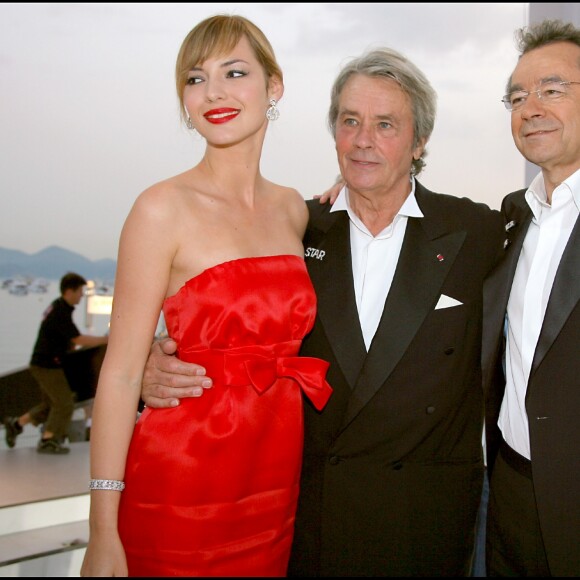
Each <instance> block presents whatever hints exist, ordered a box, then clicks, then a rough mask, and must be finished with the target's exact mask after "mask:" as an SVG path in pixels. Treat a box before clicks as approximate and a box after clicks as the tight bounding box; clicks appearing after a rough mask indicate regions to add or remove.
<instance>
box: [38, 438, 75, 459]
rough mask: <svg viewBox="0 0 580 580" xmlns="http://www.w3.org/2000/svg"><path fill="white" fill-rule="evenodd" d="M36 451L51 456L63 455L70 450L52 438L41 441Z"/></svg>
mask: <svg viewBox="0 0 580 580" xmlns="http://www.w3.org/2000/svg"><path fill="white" fill-rule="evenodd" d="M36 451H38V453H47V454H49V455H63V454H65V453H68V452H69V451H70V449H69V448H68V447H63V446H62V445H61V443H60V441H58V439H55V438H54V437H51V438H50V439H41V440H40V441H39V442H38V445H37V446H36Z"/></svg>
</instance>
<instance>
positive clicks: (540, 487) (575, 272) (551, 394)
mask: <svg viewBox="0 0 580 580" xmlns="http://www.w3.org/2000/svg"><path fill="white" fill-rule="evenodd" d="M524 194H525V190H520V191H516V192H514V193H511V194H509V195H508V196H507V197H506V198H505V199H504V202H503V204H502V213H503V214H504V217H505V222H506V224H510V226H509V227H508V228H507V229H508V232H507V234H506V235H505V236H504V237H505V238H506V249H505V252H504V254H505V256H504V258H503V259H502V260H501V261H500V262H499V264H498V265H497V267H496V268H495V270H494V271H493V272H492V274H491V275H490V276H489V279H488V280H487V281H486V284H485V289H484V296H485V299H484V304H485V315H484V334H483V359H482V360H483V370H484V390H485V397H486V433H487V441H488V442H487V447H488V463H489V466H490V468H492V467H493V462H494V459H495V456H496V452H497V448H498V444H499V441H500V439H501V432H500V430H499V428H498V426H497V420H498V417H499V411H500V406H501V402H502V399H503V395H504V390H505V377H504V373H503V369H502V358H503V355H504V350H505V348H504V346H505V341H504V336H503V326H504V319H505V313H506V309H507V303H508V299H509V295H510V291H511V286H512V282H513V279H514V274H515V270H516V266H517V262H518V258H519V256H520V252H521V249H522V245H523V242H524V238H525V236H526V232H527V230H528V227H529V225H530V222H531V220H532V212H531V210H530V208H529V206H528V204H527V203H526V201H525V198H524ZM510 222H513V223H510ZM579 299H580V220H577V221H576V225H575V227H574V229H573V231H572V235H571V236H570V240H569V241H568V245H567V246H566V249H565V251H564V254H563V256H562V259H561V261H560V265H559V267H558V270H557V273H556V278H555V280H554V285H553V287H552V291H551V293H550V298H549V301H548V307H547V309H546V314H545V316H544V322H543V325H542V329H541V331H540V336H539V339H538V344H537V346H536V351H535V353H534V358H533V362H532V369H531V372H530V378H529V381H528V387H527V393H526V411H527V415H528V421H529V433H530V446H531V457H532V474H533V480H534V491H535V495H536V504H537V507H538V515H539V518H540V527H541V529H542V537H543V540H544V545H545V548H546V553H547V557H548V564H549V566H550V571H551V573H552V575H553V576H580V420H579V418H578V414H579V412H580V305H579Z"/></svg>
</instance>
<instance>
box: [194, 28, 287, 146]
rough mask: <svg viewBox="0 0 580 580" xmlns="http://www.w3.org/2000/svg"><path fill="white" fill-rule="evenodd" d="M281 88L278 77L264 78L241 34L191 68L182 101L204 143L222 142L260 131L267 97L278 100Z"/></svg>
mask: <svg viewBox="0 0 580 580" xmlns="http://www.w3.org/2000/svg"><path fill="white" fill-rule="evenodd" d="M282 91H283V87H282V84H281V82H280V81H279V79H277V78H272V79H270V81H269V82H268V78H267V76H266V73H265V71H264V69H263V67H262V65H261V64H260V63H259V61H258V59H257V58H256V55H255V53H254V50H253V49H252V47H251V46H250V43H249V41H248V39H247V38H246V37H245V36H244V37H242V38H241V39H240V41H239V42H238V43H237V45H236V46H235V47H234V48H233V49H232V50H231V51H229V52H227V53H226V54H221V55H214V56H210V57H208V58H207V59H206V60H205V61H204V62H202V63H199V64H196V65H195V66H194V67H192V68H191V70H190V71H189V73H188V76H187V83H186V85H185V88H184V91H183V104H184V106H185V109H186V110H187V112H188V114H189V116H190V118H191V121H192V123H193V126H194V127H195V128H196V129H197V131H199V133H200V134H201V135H203V136H204V137H205V138H206V139H207V141H208V143H211V144H214V145H216V146H220V145H222V146H223V145H226V144H228V143H231V142H232V141H233V142H237V141H240V140H243V139H245V138H247V137H249V136H250V135H252V134H256V133H260V132H261V133H263V132H264V131H265V130H266V126H267V120H266V116H265V113H266V109H267V108H268V106H269V100H270V99H271V98H274V99H276V100H278V99H279V98H280V97H281V96H282Z"/></svg>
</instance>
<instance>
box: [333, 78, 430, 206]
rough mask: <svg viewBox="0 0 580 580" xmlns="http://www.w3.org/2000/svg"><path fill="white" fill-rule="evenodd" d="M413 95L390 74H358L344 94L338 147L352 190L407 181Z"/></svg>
mask: <svg viewBox="0 0 580 580" xmlns="http://www.w3.org/2000/svg"><path fill="white" fill-rule="evenodd" d="M413 126H414V120H413V111H412V108H411V100H410V99H409V97H408V95H407V94H406V93H405V92H404V91H403V90H402V89H401V87H400V85H399V84H398V83H397V82H396V81H395V80H391V79H386V78H377V77H368V76H365V75H360V74H354V75H353V76H351V77H350V78H349V79H348V81H347V82H346V84H345V85H344V88H343V90H342V92H341V94H340V97H339V107H338V118H337V123H336V136H335V140H336V152H337V155H338V163H339V165H340V171H341V173H342V176H343V177H344V179H345V181H346V183H347V184H348V186H349V190H350V191H351V192H354V193H362V194H364V195H365V196H366V195H368V194H370V195H372V194H373V193H379V194H380V193H386V192H388V191H390V190H392V189H396V188H401V189H402V188H408V187H409V185H408V184H409V175H410V173H411V164H412V162H413V159H418V158H419V157H421V154H422V152H423V148H424V145H425V143H424V142H421V143H420V144H419V145H417V146H414V132H413Z"/></svg>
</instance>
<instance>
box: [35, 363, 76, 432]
mask: <svg viewBox="0 0 580 580" xmlns="http://www.w3.org/2000/svg"><path fill="white" fill-rule="evenodd" d="M30 374H31V375H32V376H33V377H34V378H35V379H36V381H37V383H38V386H39V387H40V392H41V394H42V399H41V402H40V403H39V404H38V405H36V406H35V407H33V408H32V409H30V411H29V413H30V417H31V419H32V423H33V424H34V425H40V424H41V423H44V429H45V431H49V432H51V433H54V437H56V438H57V439H62V438H63V437H64V436H65V435H66V434H67V431H68V428H69V424H70V421H71V418H72V414H73V412H74V402H75V394H74V393H73V391H72V390H71V388H70V386H69V384H68V381H67V378H66V375H65V374H64V371H63V370H62V369H46V368H43V367H37V366H34V365H31V366H30Z"/></svg>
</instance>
